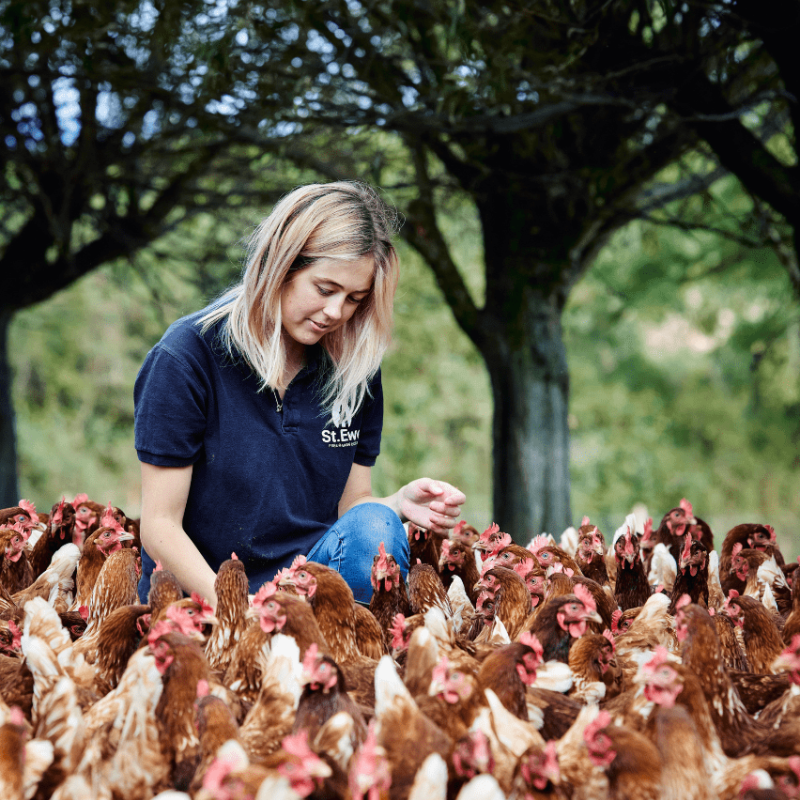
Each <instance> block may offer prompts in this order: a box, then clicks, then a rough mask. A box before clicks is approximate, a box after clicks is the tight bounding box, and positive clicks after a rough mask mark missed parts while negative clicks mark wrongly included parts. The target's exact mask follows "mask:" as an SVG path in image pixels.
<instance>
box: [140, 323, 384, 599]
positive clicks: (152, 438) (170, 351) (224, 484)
mask: <svg viewBox="0 0 800 800" xmlns="http://www.w3.org/2000/svg"><path fill="white" fill-rule="evenodd" d="M205 312H206V310H203V311H200V312H197V313H196V314H192V315H190V316H188V317H184V318H183V319H179V320H178V321H177V322H175V323H173V324H172V325H171V326H170V328H169V329H168V330H167V332H166V333H165V334H164V336H163V338H162V339H161V341H160V342H159V343H158V344H157V345H156V346H155V347H154V348H153V349H152V350H151V351H150V353H149V354H148V355H147V358H146V359H145V361H144V364H143V365H142V368H141V370H140V371H139V375H138V376H137V378H136V384H135V387H134V405H135V444H136V451H137V454H138V456H139V460H140V461H144V462H145V463H147V464H154V465H156V466H161V467H185V466H189V465H190V464H192V465H194V469H193V470H192V482H191V487H190V489H189V497H188V500H187V503H186V511H185V513H184V517H183V528H184V530H185V531H186V533H187V534H188V535H189V536H190V537H191V539H192V541H193V542H194V543H195V544H196V545H197V548H198V550H199V551H200V553H201V554H202V556H203V557H204V558H205V559H206V561H207V562H208V563H209V565H210V566H211V568H212V569H213V570H214V571H215V572H216V571H217V569H219V566H220V564H221V563H222V562H223V561H225V560H226V559H228V558H230V557H231V553H232V552H235V553H236V555H237V556H238V557H239V558H240V559H241V560H242V562H243V563H244V566H245V569H246V570H247V576H248V578H249V581H250V590H251V592H254V591H256V590H257V589H258V587H259V586H261V584H262V583H263V582H264V581H267V580H270V579H271V578H272V577H273V576H274V575H275V573H276V572H277V571H278V570H279V569H281V568H283V567H286V566H289V564H291V562H292V560H293V559H294V558H295V556H297V555H298V554H300V553H308V552H309V550H310V549H311V548H312V547H313V546H314V544H315V543H316V542H317V541H318V540H319V539H320V538H321V537H322V535H323V534H324V533H325V532H326V531H327V530H328V528H330V526H331V525H333V524H334V523H335V522H336V520H337V519H338V503H339V500H340V499H341V496H342V492H343V491H344V487H345V483H346V482H347V478H348V476H349V475H350V469H351V467H352V465H353V464H354V463H355V464H361V465H363V466H367V467H371V466H372V465H373V464H374V463H375V460H376V458H377V457H378V452H379V450H380V439H381V427H382V424H383V392H382V389H381V380H380V371H379V372H378V373H377V375H375V377H374V378H373V379H372V381H371V382H370V395H369V396H368V397H367V398H366V399H365V401H364V402H363V403H362V404H361V407H360V409H359V410H358V412H357V413H356V414H355V416H354V417H353V419H352V421H351V422H350V424H349V425H347V426H342V427H336V426H334V425H333V423H332V422H331V420H330V414H324V413H323V411H322V408H321V405H320V395H321V387H322V380H323V372H324V369H325V366H326V363H327V359H326V357H325V354H324V352H323V351H322V348H321V347H319V346H314V347H310V348H309V349H308V364H307V365H306V367H304V368H303V369H302V370H301V372H300V373H298V375H297V376H296V377H295V378H294V380H293V381H292V382H291V383H290V384H289V387H288V388H287V390H286V393H285V396H284V398H283V409H282V410H281V411H280V412H278V410H277V403H276V400H275V396H274V395H273V393H272V392H271V391H269V390H266V391H263V392H259V391H258V379H257V377H256V375H255V373H253V372H252V371H251V370H250V368H249V367H247V365H246V364H245V363H244V362H243V360H241V359H238V360H235V359H232V358H231V356H230V355H229V354H228V352H227V350H225V348H224V347H223V346H222V345H221V344H220V342H219V340H218V332H219V330H220V327H221V324H222V323H217V324H216V325H214V326H213V327H212V328H210V329H209V330H207V331H206V332H205V333H202V331H201V328H200V327H199V326H198V324H197V323H198V320H199V319H200V318H201V317H202V316H203V314H204V313H205ZM154 566H155V565H154V563H153V561H152V559H151V558H150V557H149V556H148V555H147V554H146V553H144V552H143V553H142V567H143V570H142V572H143V580H142V582H141V583H140V586H139V591H140V596H143V597H146V594H147V592H148V591H149V584H150V580H149V576H150V573H151V572H152V570H153V567H154ZM143 602H144V601H143Z"/></svg>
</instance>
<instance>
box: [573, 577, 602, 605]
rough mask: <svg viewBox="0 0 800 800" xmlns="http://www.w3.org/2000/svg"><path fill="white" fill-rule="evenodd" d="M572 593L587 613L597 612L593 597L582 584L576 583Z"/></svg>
mask: <svg viewBox="0 0 800 800" xmlns="http://www.w3.org/2000/svg"><path fill="white" fill-rule="evenodd" d="M572 591H573V592H574V593H575V597H577V598H578V600H580V601H581V603H583V604H584V605H585V606H586V608H588V609H589V611H597V603H596V602H595V599H594V595H593V594H592V593H591V592H590V591H589V589H588V588H587V587H586V586H584V585H583V584H582V583H576V584H575V588H574V589H573V590H572Z"/></svg>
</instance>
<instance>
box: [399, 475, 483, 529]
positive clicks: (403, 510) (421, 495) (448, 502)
mask: <svg viewBox="0 0 800 800" xmlns="http://www.w3.org/2000/svg"><path fill="white" fill-rule="evenodd" d="M398 494H399V498H398V499H399V501H400V502H399V505H400V514H401V518H405V519H407V520H408V521H409V522H413V523H414V524H415V525H419V527H420V528H425V529H426V530H429V531H433V532H434V533H440V534H445V535H446V534H447V532H448V531H449V530H450V528H453V527H454V526H455V524H456V520H457V519H458V517H459V515H460V514H461V506H462V505H463V504H464V503H465V502H466V500H467V498H466V496H465V495H464V493H463V492H462V491H460V490H459V489H456V487H455V486H451V485H450V484H449V483H445V482H444V481H434V480H431V479H430V478H417V480H415V481H411V483H408V484H406V485H405V486H404V487H403V488H402V489H401V490H400V492H399V493H398Z"/></svg>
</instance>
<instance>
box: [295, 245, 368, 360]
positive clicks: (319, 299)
mask: <svg viewBox="0 0 800 800" xmlns="http://www.w3.org/2000/svg"><path fill="white" fill-rule="evenodd" d="M374 273H375V264H374V262H373V260H372V258H371V257H369V256H365V257H364V258H360V259H358V260H357V261H337V260H335V259H327V258H321V259H319V260H318V261H315V262H314V263H313V264H312V265H311V266H310V267H306V268H305V269H303V270H300V272H296V273H295V274H294V277H292V278H291V279H290V280H289V281H287V282H286V283H285V284H284V287H283V292H282V294H281V316H282V319H283V330H284V333H285V334H286V335H287V336H288V338H289V340H290V341H288V342H287V344H288V345H290V346H291V343H292V342H294V343H296V344H297V345H302V346H304V347H305V346H308V345H311V344H316V343H317V342H318V341H319V340H320V339H321V338H322V337H323V336H324V335H325V334H326V333H330V332H331V331H335V330H336V329H337V328H340V327H341V326H342V325H344V324H345V323H346V322H347V320H349V319H350V317H352V316H353V314H355V312H356V309H357V308H358V306H359V303H361V302H362V301H363V300H364V299H365V298H366V297H367V295H368V294H369V291H370V289H371V288H372V281H373V277H374Z"/></svg>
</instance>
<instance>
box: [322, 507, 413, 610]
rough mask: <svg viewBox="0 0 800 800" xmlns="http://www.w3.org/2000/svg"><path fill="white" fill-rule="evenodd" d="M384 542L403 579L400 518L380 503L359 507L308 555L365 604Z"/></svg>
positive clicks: (405, 556) (404, 543)
mask: <svg viewBox="0 0 800 800" xmlns="http://www.w3.org/2000/svg"><path fill="white" fill-rule="evenodd" d="M381 542H383V545H384V547H385V548H386V552H387V553H391V554H392V555H393V556H394V558H395V560H396V561H397V564H398V566H399V567H400V572H401V574H402V576H403V578H404V579H405V577H406V574H407V573H408V558H409V549H408V536H407V534H406V530H405V528H404V527H403V523H402V522H400V517H398V516H397V514H395V513H394V511H392V510H391V509H390V508H389V507H388V506H385V505H383V504H382V503H361V504H360V505H357V506H354V507H353V508H351V509H350V510H349V511H348V512H347V513H346V514H344V515H343V516H342V517H341V518H340V519H339V520H338V522H336V523H335V524H334V525H333V526H332V527H331V528H330V529H329V530H328V532H327V533H326V534H325V535H324V536H323V537H322V539H320V541H319V542H317V544H316V545H314V547H313V548H312V549H311V551H310V552H309V554H308V559H309V560H310V561H319V562H320V563H324V564H327V565H328V566H330V567H332V568H333V569H336V570H337V571H338V572H339V573H341V575H342V577H343V578H344V579H345V580H346V581H347V583H348V585H349V586H350V588H351V589H352V590H353V595H354V597H355V599H356V600H358V601H359V602H362V603H368V602H369V600H370V598H371V597H372V585H371V584H370V570H371V569H372V560H373V558H374V557H375V556H376V555H377V554H378V548H379V547H380V544H381Z"/></svg>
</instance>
